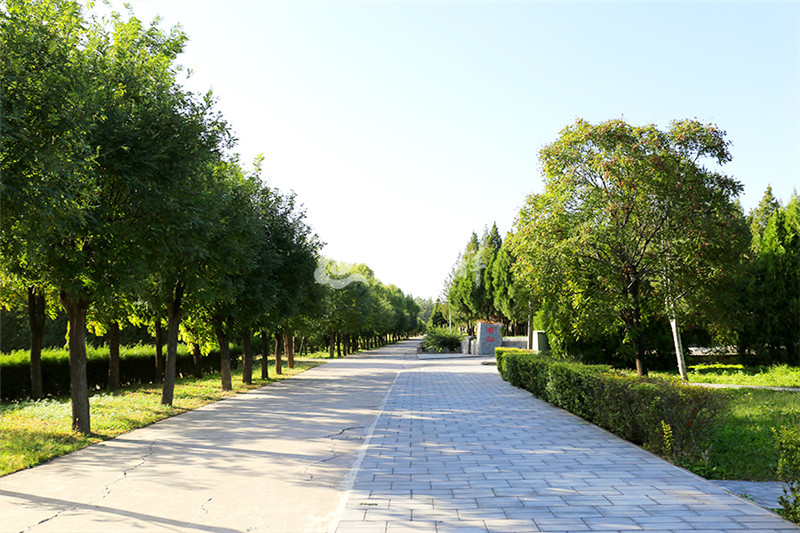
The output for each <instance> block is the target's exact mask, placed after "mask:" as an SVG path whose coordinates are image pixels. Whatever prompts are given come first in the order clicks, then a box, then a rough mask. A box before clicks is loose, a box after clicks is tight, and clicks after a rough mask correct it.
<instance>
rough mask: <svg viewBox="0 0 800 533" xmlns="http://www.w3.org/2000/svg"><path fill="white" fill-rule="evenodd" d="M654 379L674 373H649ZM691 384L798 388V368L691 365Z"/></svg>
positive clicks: (799, 380) (670, 375) (785, 366)
mask: <svg viewBox="0 0 800 533" xmlns="http://www.w3.org/2000/svg"><path fill="white" fill-rule="evenodd" d="M651 374H652V375H653V376H654V377H664V378H667V377H669V378H672V377H674V376H676V375H677V373H676V372H651ZM689 381H690V382H692V383H725V384H729V385H745V386H756V387H800V367H796V366H789V365H772V366H743V365H693V366H690V367H689Z"/></svg>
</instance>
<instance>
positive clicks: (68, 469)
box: [0, 341, 417, 533]
mask: <svg viewBox="0 0 800 533" xmlns="http://www.w3.org/2000/svg"><path fill="white" fill-rule="evenodd" d="M416 344H417V343H416V342H414V341H409V342H405V343H399V344H396V345H393V346H388V347H385V348H383V349H381V350H376V351H373V352H365V353H363V354H358V355H356V356H352V357H348V358H344V359H339V360H334V361H331V362H330V363H326V364H324V365H322V366H319V367H317V368H314V369H311V370H308V371H306V372H303V373H302V374H298V375H297V376H294V377H292V378H289V379H286V380H284V381H281V382H278V383H274V384H272V385H269V386H267V387H263V388H261V389H259V390H257V391H253V392H250V393H247V394H241V395H238V396H235V397H233V398H230V399H227V400H224V401H221V402H218V403H215V404H212V405H208V406H206V407H203V408H201V409H198V410H196V411H192V412H189V413H186V414H183V415H180V416H177V417H174V418H170V419H167V420H163V421H161V422H158V423H156V424H153V425H152V426H149V427H147V428H143V429H140V430H136V431H132V432H130V433H127V434H125V435H123V436H121V437H120V438H117V439H114V440H110V441H106V442H104V443H101V444H98V445H95V446H91V447H89V448H86V449H84V450H80V451H78V452H75V453H72V454H70V455H67V456H64V457H61V458H58V459H55V460H53V461H51V462H49V463H47V464H44V465H41V466H38V467H36V468H32V469H29V470H25V471H22V472H18V473H16V474H11V475H8V476H5V477H2V478H0V531H2V532H17V531H30V532H34V533H37V532H59V533H72V532H76V533H77V532H80V533H83V532H103V533H109V532H128V531H136V532H144V533H149V532H151V531H181V532H184V531H185V532H214V533H228V532H234V531H276V532H277V531H286V532H296V531H297V532H300V531H310V532H315V533H316V532H323V531H326V530H327V529H328V528H329V527H331V524H332V523H333V522H335V520H336V516H337V513H338V512H339V510H340V509H341V506H342V502H343V497H344V494H345V492H344V487H346V486H347V482H348V480H349V478H348V474H349V473H350V472H351V467H352V465H353V463H354V462H355V460H356V459H357V458H358V456H359V453H360V452H361V450H362V445H363V442H364V436H365V434H366V429H367V428H368V427H369V426H370V425H371V424H372V423H373V422H374V421H375V417H376V414H377V413H378V412H379V408H380V406H381V404H382V403H383V401H384V400H385V398H386V393H387V391H388V390H389V388H390V387H391V384H392V382H393V381H394V379H395V377H396V376H397V374H398V373H399V372H400V371H401V370H402V369H403V368H404V366H405V364H406V363H405V361H406V360H408V361H412V360H413V361H414V362H416Z"/></svg>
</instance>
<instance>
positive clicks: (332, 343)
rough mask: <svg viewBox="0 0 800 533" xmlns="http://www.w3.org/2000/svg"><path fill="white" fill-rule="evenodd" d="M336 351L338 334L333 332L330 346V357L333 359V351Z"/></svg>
mask: <svg viewBox="0 0 800 533" xmlns="http://www.w3.org/2000/svg"><path fill="white" fill-rule="evenodd" d="M335 349H336V333H334V332H331V337H330V343H329V345H328V357H330V358H331V359H333V351H334V350H335Z"/></svg>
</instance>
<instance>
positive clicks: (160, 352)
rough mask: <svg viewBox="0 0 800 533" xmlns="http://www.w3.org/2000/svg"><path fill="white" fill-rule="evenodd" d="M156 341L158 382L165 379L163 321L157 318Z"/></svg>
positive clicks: (155, 327)
mask: <svg viewBox="0 0 800 533" xmlns="http://www.w3.org/2000/svg"><path fill="white" fill-rule="evenodd" d="M153 329H154V330H155V336H154V337H155V341H156V381H161V380H163V379H164V345H163V342H162V339H161V319H160V318H157V319H156V323H155V326H154V328H153Z"/></svg>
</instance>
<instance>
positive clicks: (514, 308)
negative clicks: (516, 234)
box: [491, 234, 532, 322]
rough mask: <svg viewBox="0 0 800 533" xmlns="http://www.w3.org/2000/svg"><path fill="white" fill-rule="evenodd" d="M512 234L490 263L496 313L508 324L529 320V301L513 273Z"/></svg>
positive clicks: (530, 308)
mask: <svg viewBox="0 0 800 533" xmlns="http://www.w3.org/2000/svg"><path fill="white" fill-rule="evenodd" d="M512 243H513V234H510V235H509V236H508V237H506V240H505V241H503V244H502V246H501V247H500V250H498V252H497V256H496V257H495V259H494V261H493V262H492V267H491V268H492V276H491V283H492V291H491V295H492V298H493V299H494V307H495V309H497V313H498V314H499V315H500V316H502V317H504V318H505V319H507V320H508V321H510V322H523V321H526V320H529V319H530V318H531V313H532V307H531V299H530V297H529V296H528V295H527V294H525V291H524V289H523V287H522V284H521V283H519V282H518V281H517V280H516V279H515V277H514V273H513V270H512V269H513V266H514V262H515V261H516V256H515V255H514V250H513V247H512Z"/></svg>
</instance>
